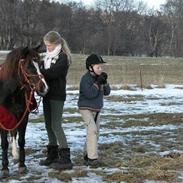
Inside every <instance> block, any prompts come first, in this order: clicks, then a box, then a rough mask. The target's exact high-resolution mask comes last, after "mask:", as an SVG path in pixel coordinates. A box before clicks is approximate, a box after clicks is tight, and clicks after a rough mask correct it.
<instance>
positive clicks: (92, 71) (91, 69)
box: [89, 66, 97, 76]
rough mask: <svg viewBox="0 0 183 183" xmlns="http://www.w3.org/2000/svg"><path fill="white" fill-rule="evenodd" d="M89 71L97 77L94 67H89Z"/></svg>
mask: <svg viewBox="0 0 183 183" xmlns="http://www.w3.org/2000/svg"><path fill="white" fill-rule="evenodd" d="M89 71H90V72H91V73H94V74H95V76H97V74H96V73H95V71H94V69H93V66H89Z"/></svg>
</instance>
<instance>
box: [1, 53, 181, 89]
mask: <svg viewBox="0 0 183 183" xmlns="http://www.w3.org/2000/svg"><path fill="white" fill-rule="evenodd" d="M4 57H5V54H3V55H0V62H1V63H2V62H3V59H4ZM86 57H87V55H79V54H73V55H72V58H73V62H72V65H71V66H70V69H69V74H68V84H69V85H75V86H76V87H78V86H79V81H80V78H81V76H82V75H83V74H84V73H85V72H86V69H85V59H86ZM103 58H104V60H105V61H107V64H105V66H104V70H105V71H106V72H107V73H108V75H109V82H110V84H118V85H121V86H126V85H128V84H136V85H139V86H141V85H143V87H148V86H149V85H151V84H157V85H160V86H163V85H164V84H166V83H169V84H170V83H171V84H182V81H183V72H182V71H183V58H160V57H158V58H149V57H122V56H103Z"/></svg>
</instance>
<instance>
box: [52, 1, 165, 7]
mask: <svg viewBox="0 0 183 183" xmlns="http://www.w3.org/2000/svg"><path fill="white" fill-rule="evenodd" d="M54 1H61V2H63V1H62V0H54ZM73 1H76V2H81V1H82V2H83V3H84V4H85V5H92V4H93V3H94V1H95V0H73ZM142 1H144V2H145V3H147V5H148V6H149V7H150V8H155V9H159V6H160V5H161V4H163V3H165V2H166V0H142Z"/></svg>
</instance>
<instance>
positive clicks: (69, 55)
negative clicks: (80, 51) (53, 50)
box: [61, 38, 72, 65]
mask: <svg viewBox="0 0 183 183" xmlns="http://www.w3.org/2000/svg"><path fill="white" fill-rule="evenodd" d="M61 41H62V49H63V51H64V53H65V54H66V55H67V58H68V62H69V65H70V64H71V63H72V59H71V51H70V49H69V46H68V44H67V42H66V40H65V39H64V38H61Z"/></svg>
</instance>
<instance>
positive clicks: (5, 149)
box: [0, 129, 9, 178]
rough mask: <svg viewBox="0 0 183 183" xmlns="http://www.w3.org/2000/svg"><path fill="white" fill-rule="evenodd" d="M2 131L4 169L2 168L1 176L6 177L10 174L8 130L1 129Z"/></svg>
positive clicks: (0, 131)
mask: <svg viewBox="0 0 183 183" xmlns="http://www.w3.org/2000/svg"><path fill="white" fill-rule="evenodd" d="M0 133H1V148H2V170H1V177H2V178H5V177H8V176H9V169H8V164H9V161H8V146H9V143H8V132H7V131H5V130H3V129H0Z"/></svg>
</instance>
